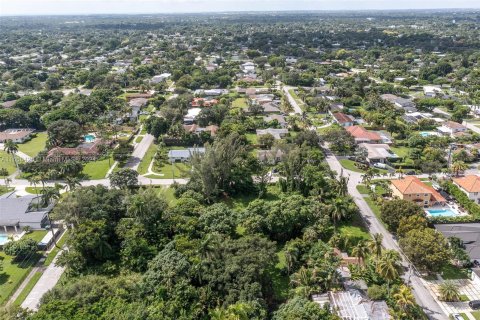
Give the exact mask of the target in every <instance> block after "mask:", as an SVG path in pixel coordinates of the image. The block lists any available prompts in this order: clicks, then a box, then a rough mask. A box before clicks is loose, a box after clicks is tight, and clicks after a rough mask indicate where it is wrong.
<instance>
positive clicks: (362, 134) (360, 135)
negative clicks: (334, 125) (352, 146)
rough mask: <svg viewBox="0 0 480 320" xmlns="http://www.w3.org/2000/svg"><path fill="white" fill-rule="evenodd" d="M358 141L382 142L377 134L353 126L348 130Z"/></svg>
mask: <svg viewBox="0 0 480 320" xmlns="http://www.w3.org/2000/svg"><path fill="white" fill-rule="evenodd" d="M346 130H347V131H348V132H349V133H350V134H351V135H352V136H353V137H354V138H356V139H367V140H382V137H380V135H379V134H378V133H376V132H372V131H368V130H367V129H365V128H364V127H361V126H351V127H348V128H347V129H346Z"/></svg>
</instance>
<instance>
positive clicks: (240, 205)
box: [223, 184, 280, 211]
mask: <svg viewBox="0 0 480 320" xmlns="http://www.w3.org/2000/svg"><path fill="white" fill-rule="evenodd" d="M255 199H257V195H256V194H250V195H239V196H236V197H232V198H228V199H224V200H223V201H224V202H225V204H227V205H228V206H229V207H230V208H232V209H234V210H237V211H242V210H245V209H246V208H247V206H248V204H249V203H250V202H252V201H253V200H255ZM263 200H265V201H276V200H280V188H279V186H278V185H277V184H269V185H268V186H267V194H266V195H265V196H264V198H263Z"/></svg>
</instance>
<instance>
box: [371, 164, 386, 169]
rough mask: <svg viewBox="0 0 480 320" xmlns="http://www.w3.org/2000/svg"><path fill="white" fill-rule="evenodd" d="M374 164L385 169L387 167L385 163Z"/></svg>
mask: <svg viewBox="0 0 480 320" xmlns="http://www.w3.org/2000/svg"><path fill="white" fill-rule="evenodd" d="M373 166H374V167H375V168H379V169H385V168H386V167H387V165H386V164H385V163H374V164H373Z"/></svg>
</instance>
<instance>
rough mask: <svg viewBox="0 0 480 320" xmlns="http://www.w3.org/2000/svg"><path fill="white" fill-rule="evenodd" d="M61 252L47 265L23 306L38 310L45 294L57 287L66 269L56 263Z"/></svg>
mask: <svg viewBox="0 0 480 320" xmlns="http://www.w3.org/2000/svg"><path fill="white" fill-rule="evenodd" d="M59 254H60V252H59ZM59 254H57V256H56V257H55V259H54V260H53V262H52V263H51V264H50V265H49V266H48V267H47V269H46V270H45V272H44V273H43V274H42V276H41V277H40V279H39V280H38V282H37V283H36V284H35V286H34V287H33V289H32V291H30V293H29V294H28V296H27V297H26V298H25V300H24V301H23V303H22V308H24V309H30V310H34V311H36V310H37V309H38V305H39V304H40V299H41V298H42V297H43V295H44V294H45V293H47V291H48V290H50V289H53V287H55V285H56V284H57V282H58V280H59V279H60V277H61V276H62V273H63V271H65V268H63V267H60V266H57V265H56V264H55V262H56V261H57V258H58V256H59Z"/></svg>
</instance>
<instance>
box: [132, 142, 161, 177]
mask: <svg viewBox="0 0 480 320" xmlns="http://www.w3.org/2000/svg"><path fill="white" fill-rule="evenodd" d="M155 152H157V145H156V144H153V143H152V144H151V145H150V147H149V148H148V150H147V152H146V153H145V156H144V157H143V159H142V161H140V164H139V165H138V169H137V171H138V174H140V175H142V174H146V173H147V172H148V166H149V165H150V162H152V159H153V157H154V156H155Z"/></svg>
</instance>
